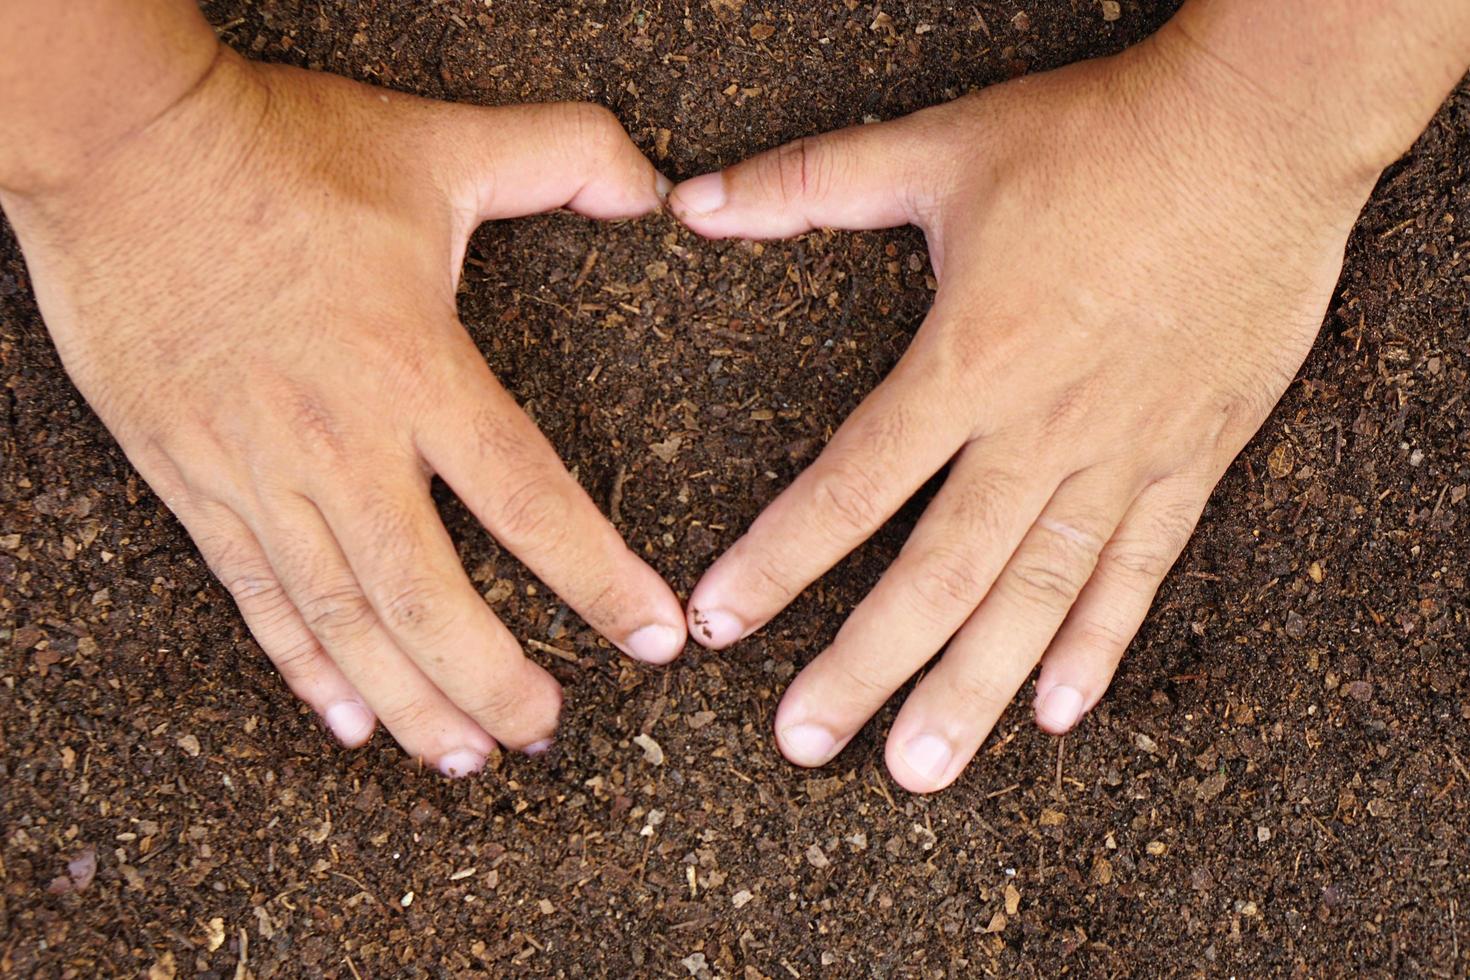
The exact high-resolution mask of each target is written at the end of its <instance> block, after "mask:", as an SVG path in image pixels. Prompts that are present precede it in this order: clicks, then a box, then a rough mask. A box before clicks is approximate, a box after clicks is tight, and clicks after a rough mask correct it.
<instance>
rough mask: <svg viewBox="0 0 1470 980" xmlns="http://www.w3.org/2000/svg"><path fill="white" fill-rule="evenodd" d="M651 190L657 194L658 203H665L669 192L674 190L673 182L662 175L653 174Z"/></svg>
mask: <svg viewBox="0 0 1470 980" xmlns="http://www.w3.org/2000/svg"><path fill="white" fill-rule="evenodd" d="M653 189H654V190H655V191H657V192H658V199H659V200H660V201H667V200H668V199H669V191H671V190H673V189H674V182H673V181H672V180H669V178H667V177H665V176H664V175H663V174H661V173H657V172H655V174H654V178H653Z"/></svg>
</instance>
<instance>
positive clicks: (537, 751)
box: [521, 738, 556, 759]
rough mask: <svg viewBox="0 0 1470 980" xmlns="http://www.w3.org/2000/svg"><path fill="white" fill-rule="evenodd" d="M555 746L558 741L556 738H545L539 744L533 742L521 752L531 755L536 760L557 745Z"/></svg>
mask: <svg viewBox="0 0 1470 980" xmlns="http://www.w3.org/2000/svg"><path fill="white" fill-rule="evenodd" d="M555 744H556V739H554V738H543V739H542V740H541V741H539V742H532V743H531V744H530V745H528V746H526V747H525V748H524V749H522V750H521V751H523V752H525V753H526V755H529V756H530V757H531V758H533V759H534V758H535V757H536V756H538V755H541V754H542V753H543V752H548V751H550V749H551V747H552V746H553V745H555Z"/></svg>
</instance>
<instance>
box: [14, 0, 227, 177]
mask: <svg viewBox="0 0 1470 980" xmlns="http://www.w3.org/2000/svg"><path fill="white" fill-rule="evenodd" d="M218 51H219V41H218V39H217V38H216V37H215V34H214V31H213V29H211V28H210V26H209V24H208V22H206V21H205V19H204V18H203V16H202V15H201V14H200V13H199V9H198V7H197V6H196V5H195V4H194V2H193V0H64V2H58V0H0V192H8V193H12V194H26V193H31V192H34V191H38V190H45V189H47V188H49V187H52V186H54V185H57V184H60V183H65V182H67V181H72V180H78V179H85V177H86V175H87V173H88V172H89V170H91V169H92V168H93V167H94V166H96V165H97V163H98V162H99V161H100V160H102V159H103V158H105V157H106V155H107V154H108V153H109V152H110V151H111V150H112V149H113V148H115V147H116V146H117V145H119V144H120V143H123V142H125V141H126V140H127V139H128V138H129V137H130V136H131V135H132V134H134V133H137V132H139V131H140V130H142V129H144V128H146V127H147V126H148V124H149V123H150V122H152V121H153V120H154V119H156V118H158V116H160V115H161V114H163V113H164V112H165V111H167V109H168V108H169V107H170V106H171V105H173V104H175V103H176V102H177V101H178V100H179V99H180V98H182V97H183V96H184V95H185V94H186V93H187V92H189V91H190V89H191V88H192V87H193V86H194V85H195V84H197V82H198V81H199V80H200V79H201V78H202V77H203V76H204V75H206V74H207V73H208V72H209V69H210V67H211V65H212V64H213V63H214V61H215V57H216V55H217V52H218Z"/></svg>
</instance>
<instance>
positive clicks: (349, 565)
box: [0, 50, 685, 776]
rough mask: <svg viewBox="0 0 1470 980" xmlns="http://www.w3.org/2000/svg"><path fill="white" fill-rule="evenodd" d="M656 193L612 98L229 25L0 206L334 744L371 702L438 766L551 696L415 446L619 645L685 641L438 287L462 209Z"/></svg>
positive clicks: (647, 571) (458, 764)
mask: <svg viewBox="0 0 1470 980" xmlns="http://www.w3.org/2000/svg"><path fill="white" fill-rule="evenodd" d="M666 189H667V183H666V182H665V181H664V180H663V178H662V177H660V176H659V175H658V174H657V173H656V172H655V171H654V169H653V167H652V166H651V165H650V164H649V163H648V162H647V161H646V160H645V159H644V158H643V157H642V156H641V155H640V154H639V153H638V151H637V150H636V149H635V148H634V146H633V144H632V143H631V142H630V141H629V140H628V138H627V136H626V134H625V133H624V132H623V130H622V128H621V127H620V126H619V125H618V124H617V122H616V120H615V119H614V117H613V116H612V115H611V114H610V113H608V112H606V111H605V110H602V109H598V108H595V107H592V106H585V105H545V106H519V107H510V108H497V109H485V108H475V107H467V106H455V105H447V104H440V103H433V102H427V101H424V100H421V99H416V98H412V97H409V96H405V95H400V94H397V93H391V92H387V91H384V90H380V89H376V88H371V87H369V86H365V85H360V84H357V83H354V82H350V81H346V80H344V79H340V78H335V77H333V76H330V75H324V74H319V73H311V72H305V71H299V70H295V69H289V68H280V67H270V66H264V65H256V64H252V63H249V62H246V61H244V60H243V59H241V58H239V57H237V56H235V55H234V54H232V53H230V52H228V51H224V50H221V53H220V55H219V57H218V59H217V60H216V62H215V64H214V67H213V68H212V69H211V70H210V72H209V73H208V75H207V76H206V78H205V79H204V81H202V82H201V83H200V84H198V85H197V86H196V87H195V88H194V89H193V90H192V91H191V92H190V93H189V94H188V95H187V96H185V97H184V98H183V99H182V100H181V101H180V102H178V103H177V104H175V105H174V106H173V107H172V108H171V109H169V111H168V112H167V113H165V114H164V115H163V116H161V117H160V118H158V119H156V120H154V121H153V122H152V123H151V124H150V125H148V126H147V127H146V128H143V129H141V130H140V131H138V132H136V133H133V134H132V135H130V136H129V137H128V138H127V139H125V140H122V141H120V142H118V143H116V144H115V145H113V146H110V147H109V148H107V150H106V152H105V153H104V154H101V155H99V156H98V157H97V158H96V159H95V162H94V166H93V169H92V172H91V174H90V176H89V177H88V179H86V180H85V181H81V182H68V183H65V184H60V183H55V182H52V183H49V184H48V185H47V186H45V187H44V188H42V189H38V190H36V191H35V192H34V193H27V192H26V191H25V190H24V189H21V190H17V189H14V188H11V189H10V191H9V192H8V193H6V194H5V195H4V197H3V200H0V203H3V204H4V207H5V210H6V213H7V214H8V215H9V217H10V219H11V221H12V223H13V225H14V227H15V229H16V231H17V233H18V236H19V238H20V240H21V244H22V247H23V250H24V253H25V256H26V261H27V263H28V264H29V266H30V269H31V273H32V278H33V280H34V284H35V288H36V293H37V297H38V299H39V302H40V305H41V310H42V313H43V315H44V317H45V320H46V323H47V325H48V327H49V329H50V330H51V333H52V335H53V337H54V339H55V341H56V344H57V347H58V349H59V351H60V353H61V356H62V360H63V362H64V363H65V365H66V368H67V371H68V372H69V373H70V374H71V376H72V378H73V379H74V380H75V382H76V384H77V387H78V388H79V389H80V390H81V392H82V393H83V394H84V395H85V396H86V397H87V399H88V401H89V402H90V403H91V404H92V406H93V407H94V408H95V409H96V411H97V412H98V414H99V415H100V416H101V417H102V419H103V421H104V422H105V423H106V424H107V426H108V428H109V429H110V430H111V431H112V432H113V434H114V435H115V436H116V437H117V439H118V442H119V443H120V444H121V445H122V447H123V449H124V450H125V451H126V452H127V454H128V457H129V458H130V459H131V460H132V461H133V463H134V464H135V465H136V466H137V468H138V470H139V472H140V473H141V474H142V475H143V476H144V477H145V478H146V479H147V480H148V482H149V483H150V484H151V485H152V486H153V488H154V489H155V490H156V491H157V493H158V494H159V496H160V497H161V498H162V499H163V501H164V502H165V503H166V504H167V505H168V506H169V507H170V508H171V509H172V510H173V511H174V513H175V514H177V515H178V517H179V519H180V520H181V521H182V522H183V524H184V526H185V527H186V528H187V529H188V531H189V533H190V534H191V535H192V536H193V538H194V540H195V542H196V543H197V544H198V546H199V548H200V550H201V551H202V552H203V554H204V557H205V558H206V560H207V561H208V563H209V566H210V568H211V569H213V571H214V572H215V574H216V575H218V576H219V578H220V580H221V581H222V582H223V583H224V584H225V585H226V586H227V587H228V588H229V590H230V592H231V594H232V595H233V596H234V599H235V601H236V602H237V603H238V605H239V607H240V611H241V613H242V614H243V615H244V618H245V620H246V622H247V624H248V625H249V626H250V628H251V630H252V631H253V632H254V634H255V636H256V638H257V639H258V640H259V642H260V644H261V646H262V647H263V648H264V650H265V651H266V653H267V654H268V655H269V656H270V657H271V659H272V660H273V661H274V662H275V664H276V666H277V667H278V668H279V669H280V671H281V673H282V675H283V676H284V678H285V679H286V681H287V683H288V684H289V685H290V686H291V688H292V690H294V691H295V692H296V694H297V695H299V696H300V697H301V698H302V699H303V700H305V701H306V702H307V703H308V704H310V705H311V706H312V708H314V709H315V710H316V711H317V712H319V713H320V714H321V715H322V717H323V718H324V719H325V720H326V722H327V724H328V725H329V726H330V727H331V728H332V730H333V731H334V733H335V734H336V735H337V737H338V738H339V739H340V740H341V741H342V742H343V743H345V744H347V745H357V744H361V743H362V742H365V741H366V740H367V739H368V737H369V736H370V735H371V734H372V732H373V729H374V727H375V719H381V720H382V721H383V723H384V724H385V725H386V726H387V727H388V729H389V730H390V731H391V732H392V734H393V736H394V737H395V738H396V739H397V740H398V742H399V743H400V744H401V745H402V746H403V747H404V748H405V749H406V750H407V751H408V752H409V753H411V754H412V755H414V756H417V757H419V758H421V759H422V760H425V761H426V762H428V763H429V764H432V765H436V766H438V767H439V768H440V769H441V770H442V771H443V772H445V773H446V774H448V775H451V776H453V775H463V774H466V773H469V772H472V771H475V770H477V769H479V768H480V767H481V766H482V765H483V763H484V761H485V759H486V757H487V755H488V754H489V753H490V752H491V751H493V749H494V748H495V741H494V740H498V741H499V742H501V743H503V744H505V745H507V746H510V747H513V748H516V749H521V750H525V751H527V752H535V751H537V750H538V749H539V748H541V747H542V746H544V745H545V744H546V742H547V740H548V739H549V738H550V737H551V735H552V733H553V731H554V729H555V726H556V722H557V716H558V712H559V710H560V705H561V694H560V689H559V687H558V685H557V683H556V682H555V681H554V680H553V679H552V677H551V676H550V675H549V674H548V673H547V672H546V671H545V670H543V669H541V668H540V667H539V666H537V665H535V664H534V663H532V662H530V661H528V660H527V659H525V658H524V657H523V656H522V653H521V650H520V647H519V645H518V644H517V643H516V641H515V639H514V638H513V637H512V636H511V634H510V633H509V632H508V631H507V630H506V628H505V627H504V626H503V625H502V624H501V623H500V622H499V621H498V620H497V619H496V617H495V616H494V614H493V613H492V612H491V611H490V610H489V608H487V606H486V604H485V602H484V601H483V599H482V598H481V597H480V596H479V595H478V594H477V593H476V591H475V590H474V588H473V587H472V586H471V584H470V582H469V581H468V579H467V577H466V576H465V573H464V570H463V568H462V567H461V565H460V562H459V558H458V555H457V553H456V551H455V548H454V545H453V543H452V542H451V540H450V538H449V536H448V534H447V533H446V532H445V530H444V528H443V526H442V525H441V523H440V520H439V517H438V514H437V512H436V510H435V508H434V505H433V501H432V500H431V498H430V495H429V481H430V478H431V476H432V475H433V474H434V473H438V474H439V475H440V476H442V477H443V478H444V480H445V481H446V482H447V483H448V484H449V486H450V487H451V488H453V489H454V491H455V492H456V493H457V494H458V495H459V496H460V497H461V499H463V500H464V501H465V503H466V504H467V505H468V506H469V508H470V509H471V510H472V511H473V512H474V513H475V515H476V516H477V517H478V518H479V520H480V521H481V522H482V523H483V524H484V525H485V527H486V528H488V529H489V530H490V532H491V533H492V534H494V535H495V536H496V538H497V539H498V540H499V541H500V542H501V543H502V544H504V545H505V547H506V548H507V549H509V550H510V551H511V552H513V553H514V554H516V555H517V556H518V557H520V559H521V560H522V561H524V562H525V563H526V565H528V566H529V567H530V568H531V569H532V570H533V571H534V572H535V573H536V574H537V575H538V576H540V577H541V578H542V579H543V580H544V581H545V582H546V583H547V584H548V585H549V586H550V587H551V588H552V589H554V590H555V591H556V592H557V593H558V594H559V595H560V596H561V597H562V598H563V599H564V600H566V602H567V603H568V604H569V605H570V606H571V607H572V608H573V609H575V610H576V611H577V612H578V613H579V614H581V615H582V616H583V617H584V618H585V619H586V620H587V622H588V623H589V624H591V625H592V626H593V627H595V628H596V629H598V630H599V631H600V632H602V633H603V634H604V635H606V636H607V637H608V638H609V639H611V640H612V641H613V642H614V643H616V644H617V645H618V646H619V647H621V648H622V649H623V650H624V651H626V652H628V653H630V654H633V655H634V656H637V657H640V658H642V659H644V660H649V661H655V662H662V661H666V660H669V659H672V658H673V657H674V656H675V655H676V654H677V653H678V651H679V650H680V649H681V648H682V646H683V644H684V639H685V631H684V626H683V622H684V617H683V615H682V611H681V610H680V607H679V604H678V602H677V600H676V599H675V597H674V595H673V593H672V592H671V591H670V589H669V588H668V586H667V585H666V584H664V582H663V581H662V579H661V578H660V577H659V576H658V575H657V574H656V573H655V572H654V571H653V570H652V569H651V568H649V567H648V566H647V565H646V564H644V563H643V562H642V561H641V560H639V559H638V558H637V557H636V556H635V555H634V554H633V553H632V552H631V551H630V550H629V549H628V548H627V547H626V545H625V544H624V543H623V541H622V540H621V538H620V537H619V536H618V534H617V532H616V531H615V530H614V529H613V527H612V526H611V525H610V524H609V523H608V521H607V520H606V519H604V518H603V516H602V515H601V514H600V513H599V512H598V510H597V508H596V506H595V505H594V504H593V503H592V501H591V500H590V499H589V498H588V496H587V495H586V493H584V492H583V490H582V489H581V487H580V486H579V485H578V484H577V483H576V481H575V480H574V479H573V478H572V477H571V476H570V474H568V473H567V472H566V470H565V469H564V468H563V466H562V464H561V462H560V460H559V459H558V458H557V455H556V453H555V451H554V450H553V449H552V447H551V446H550V444H549V443H548V442H547V441H546V439H545V438H544V437H543V436H542V435H541V434H540V432H538V431H537V429H536V428H535V426H534V425H533V424H532V422H531V421H530V419H528V418H527V417H526V415H525V414H524V413H522V412H521V410H520V409H519V408H518V407H517V405H516V404H515V402H514V400H513V399H512V398H511V397H510V395H509V394H508V393H507V392H506V391H505V390H504V389H503V388H502V387H501V386H500V385H499V384H498V383H497V382H496V381H495V379H494V378H493V377H492V376H491V374H490V371H489V369H488V368H487V366H486V364H485V361H484V359H483V358H482V356H481V355H480V353H479V351H478V350H477V349H476V348H475V346H474V344H473V343H472V342H471V341H470V339H469V337H468V336H467V334H466V333H465V331H464V329H463V327H462V326H461V325H460V323H459V322H458V319H457V315H456V311H455V288H456V284H457V282H458V278H459V270H460V265H461V261H462V259H463V256H464V251H465V248H466V243H467V241H468V238H469V235H470V233H471V232H472V231H473V230H474V228H475V226H476V225H477V224H479V223H480V222H481V221H484V220H489V219H493V218H507V217H513V216H517V215H523V214H530V213H534V212H540V211H546V210H551V209H553V208H557V207H561V206H566V207H570V208H572V209H573V210H575V211H578V212H580V213H582V214H585V215H590V216H593V217H598V218H624V217H631V216H635V215H639V214H642V213H644V212H647V211H649V210H651V209H654V208H657V207H658V206H659V205H660V192H661V191H666ZM492 739H493V740H492Z"/></svg>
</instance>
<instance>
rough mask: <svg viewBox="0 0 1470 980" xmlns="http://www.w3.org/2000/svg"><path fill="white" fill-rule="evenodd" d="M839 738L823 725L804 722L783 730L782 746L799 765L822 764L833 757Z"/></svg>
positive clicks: (788, 756)
mask: <svg viewBox="0 0 1470 980" xmlns="http://www.w3.org/2000/svg"><path fill="white" fill-rule="evenodd" d="M836 747H837V739H836V738H834V737H833V736H832V733H831V732H829V731H828V730H827V729H825V728H823V727H822V726H821V725H813V724H809V723H804V724H800V725H792V726H791V727H790V728H785V729H782V730H781V748H782V750H783V752H784V754H785V756H786V758H788V759H790V760H791V761H792V762H794V763H796V764H797V765H798V766H820V765H822V764H823V763H825V762H826V761H827V760H828V759H830V758H832V750H833V749H835V748H836Z"/></svg>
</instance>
